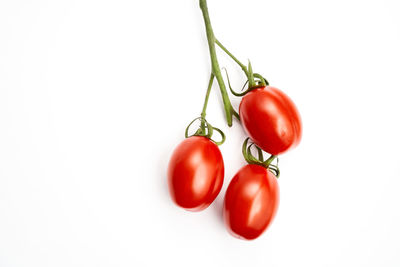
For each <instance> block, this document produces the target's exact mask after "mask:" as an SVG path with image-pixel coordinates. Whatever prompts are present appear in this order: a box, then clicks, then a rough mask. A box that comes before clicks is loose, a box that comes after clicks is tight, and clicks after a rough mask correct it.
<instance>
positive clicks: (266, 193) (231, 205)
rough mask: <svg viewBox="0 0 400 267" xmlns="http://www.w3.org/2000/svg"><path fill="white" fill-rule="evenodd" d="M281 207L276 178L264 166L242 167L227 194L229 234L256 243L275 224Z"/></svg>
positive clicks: (225, 215) (226, 221)
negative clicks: (272, 223) (252, 240)
mask: <svg viewBox="0 0 400 267" xmlns="http://www.w3.org/2000/svg"><path fill="white" fill-rule="evenodd" d="M278 205H279V186H278V182H277V179H276V177H275V175H273V174H272V172H271V171H269V170H268V169H266V168H264V167H263V166H260V165H255V164H248V165H246V166H244V167H242V168H241V169H240V170H239V171H238V172H237V173H236V175H235V176H234V177H233V179H232V181H231V182H230V184H229V186H228V189H227V191H226V194H225V200H224V208H223V215H224V221H225V224H226V226H227V228H228V231H229V232H230V233H231V234H232V235H233V236H235V237H237V238H240V239H247V240H251V239H255V238H257V237H259V236H260V235H261V234H262V233H263V232H264V231H265V230H266V229H267V227H268V226H269V225H270V224H271V222H272V220H273V218H274V217H275V214H276V212H277V209H278Z"/></svg>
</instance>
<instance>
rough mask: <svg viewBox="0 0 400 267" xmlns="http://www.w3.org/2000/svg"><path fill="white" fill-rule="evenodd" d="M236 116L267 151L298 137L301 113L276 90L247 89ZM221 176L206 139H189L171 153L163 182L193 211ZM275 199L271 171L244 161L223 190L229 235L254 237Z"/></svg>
mask: <svg viewBox="0 0 400 267" xmlns="http://www.w3.org/2000/svg"><path fill="white" fill-rule="evenodd" d="M239 115H240V121H241V123H242V125H243V127H244V129H245V131H246V133H247V134H248V135H249V137H250V138H251V140H252V141H253V142H254V144H255V145H257V146H258V147H259V148H261V149H262V150H264V151H266V152H268V153H270V154H271V155H274V156H277V155H280V154H282V153H284V152H286V151H288V150H289V149H290V148H292V147H294V146H296V145H297V144H298V143H299V141H300V138H301V121H300V115H299V113H298V111H297V109H296V107H295V105H294V103H293V102H292V101H291V100H290V99H289V97H288V96H287V95H285V94H284V93H283V92H282V91H280V90H278V89H277V88H274V87H271V86H266V87H260V88H257V89H254V90H251V91H250V92H249V93H247V94H246V95H245V96H244V97H243V98H242V100H241V103H240V106H239ZM223 180H224V162H223V159H222V155H221V152H220V150H219V148H218V146H217V145H216V144H215V143H214V142H213V141H212V140H211V139H209V138H207V137H205V136H191V137H188V138H187V139H185V140H184V141H183V142H181V143H180V144H179V145H178V147H177V148H176V149H175V151H174V152H173V154H172V157H171V159H170V162H169V168H168V182H169V189H170V193H171V197H172V199H173V200H174V202H175V203H176V204H177V205H178V206H180V207H183V208H185V209H187V210H192V211H200V210H203V209H205V208H207V207H208V206H209V205H210V204H211V203H212V202H213V201H214V200H215V198H216V197H217V195H218V193H219V192H220V190H221V188H222V184H223ZM278 202H279V187H278V183H277V179H276V173H274V172H273V171H272V170H270V169H269V168H268V167H265V166H263V165H262V164H257V163H254V164H248V165H246V166H244V167H242V168H241V169H240V170H239V171H238V172H237V174H236V175H235V176H234V177H233V179H232V180H231V182H230V184H229V186H228V189H227V191H226V194H225V200H224V208H223V213H224V220H225V223H226V226H227V228H228V229H229V231H230V232H231V233H232V234H233V235H234V236H237V237H240V238H244V239H254V238H257V237H258V236H260V235H261V234H262V232H264V231H265V229H266V228H267V227H268V225H269V224H270V223H271V221H272V219H273V218H274V216H275V213H276V211H277V208H278Z"/></svg>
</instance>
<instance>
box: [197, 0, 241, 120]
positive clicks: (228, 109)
mask: <svg viewBox="0 0 400 267" xmlns="http://www.w3.org/2000/svg"><path fill="white" fill-rule="evenodd" d="M199 3H200V9H201V11H202V13H203V18H204V24H205V27H206V33H207V41H208V47H209V51H210V57H211V70H212V71H211V73H212V74H214V75H215V78H216V79H217V82H218V85H219V89H220V91H221V95H222V100H223V103H224V109H225V116H226V121H227V123H228V125H229V126H232V116H235V117H236V118H238V119H239V115H238V114H237V112H236V111H235V110H234V109H233V107H232V104H231V101H230V100H229V97H228V93H227V91H226V87H225V83H224V79H223V78H222V75H221V70H220V67H219V63H218V59H217V54H216V51H215V43H216V39H215V36H214V32H213V29H212V27H211V21H210V16H209V14H208V8H207V0H199Z"/></svg>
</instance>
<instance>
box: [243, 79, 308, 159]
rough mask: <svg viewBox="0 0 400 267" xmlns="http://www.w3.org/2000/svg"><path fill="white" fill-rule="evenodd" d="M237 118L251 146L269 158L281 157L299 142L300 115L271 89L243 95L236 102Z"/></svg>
mask: <svg viewBox="0 0 400 267" xmlns="http://www.w3.org/2000/svg"><path fill="white" fill-rule="evenodd" d="M239 115H240V120H241V122H242V124H243V127H244V129H245V131H246V132H247V134H248V135H249V136H250V138H251V139H252V140H253V142H254V143H255V144H256V145H257V146H259V147H260V148H261V149H262V150H264V151H266V152H268V153H270V154H272V155H279V154H282V153H284V152H286V151H288V150H289V149H291V148H293V147H295V146H296V145H297V144H298V143H299V142H300V139H301V132H302V126H301V118H300V114H299V112H298V111H297V108H296V106H295V105H294V103H293V102H292V100H290V98H289V97H288V96H287V95H285V94H284V93H283V92H282V91H280V90H279V89H277V88H275V87H272V86H267V87H261V88H258V89H254V90H252V91H250V92H249V93H247V94H246V95H245V96H244V97H243V98H242V101H241V102H240V106H239Z"/></svg>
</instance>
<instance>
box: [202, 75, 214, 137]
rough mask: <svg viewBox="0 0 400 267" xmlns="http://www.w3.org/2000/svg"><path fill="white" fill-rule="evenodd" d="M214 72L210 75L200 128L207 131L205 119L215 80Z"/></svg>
mask: <svg viewBox="0 0 400 267" xmlns="http://www.w3.org/2000/svg"><path fill="white" fill-rule="evenodd" d="M214 77H215V76H214V74H212V73H211V75H210V81H209V82H208V87H207V93H206V99H205V100H204V104H203V110H202V111H201V118H202V120H201V125H200V129H201V130H202V131H203V132H205V128H206V124H205V119H206V110H207V105H208V98H209V97H210V92H211V87H212V85H213V82H214Z"/></svg>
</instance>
